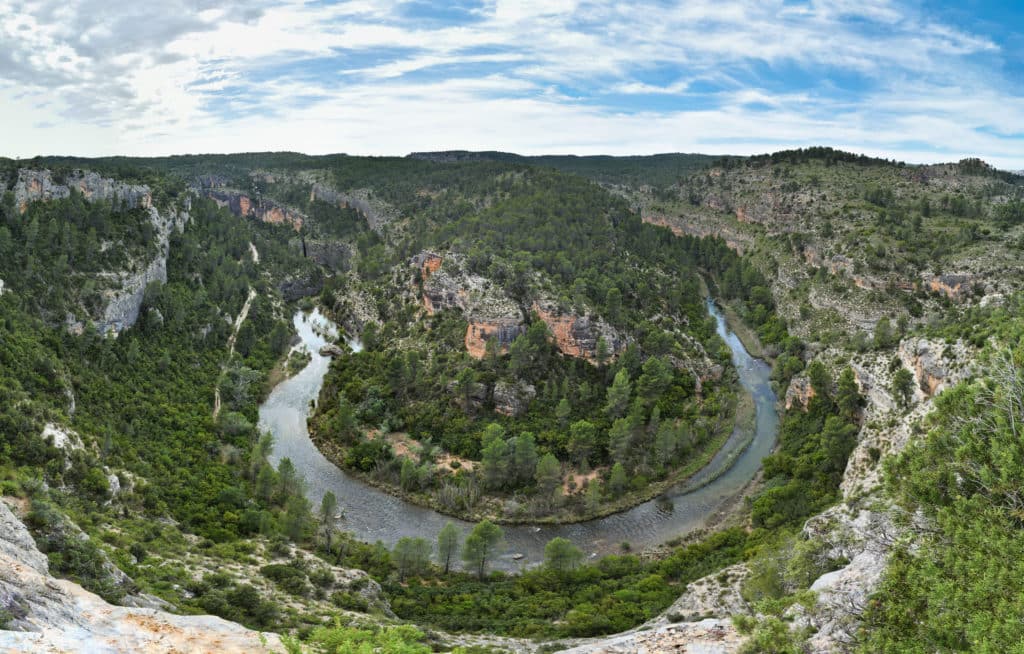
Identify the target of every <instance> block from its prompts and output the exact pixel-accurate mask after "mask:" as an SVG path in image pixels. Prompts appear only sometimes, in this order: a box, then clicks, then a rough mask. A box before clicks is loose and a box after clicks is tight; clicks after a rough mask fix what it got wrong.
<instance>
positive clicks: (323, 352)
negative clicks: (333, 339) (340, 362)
mask: <svg viewBox="0 0 1024 654" xmlns="http://www.w3.org/2000/svg"><path fill="white" fill-rule="evenodd" d="M344 354H345V351H344V350H342V349H341V348H340V347H338V346H337V345H335V344H334V343H327V344H326V345H324V346H323V347H321V348H320V356H322V357H340V356H342V355H344Z"/></svg>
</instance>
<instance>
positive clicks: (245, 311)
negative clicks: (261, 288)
mask: <svg viewBox="0 0 1024 654" xmlns="http://www.w3.org/2000/svg"><path fill="white" fill-rule="evenodd" d="M255 299H256V290H255V289H249V297H248V298H246V303H245V304H243V305H242V310H241V311H239V317H237V318H234V329H233V330H232V331H231V336H230V337H228V339H227V355H228V358H230V355H231V354H234V340H236V339H237V338H238V337H239V330H241V329H242V323H243V322H245V321H246V318H247V317H249V308H250V307H251V306H252V304H253V300H255Z"/></svg>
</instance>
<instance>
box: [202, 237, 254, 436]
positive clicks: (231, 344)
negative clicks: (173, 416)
mask: <svg viewBox="0 0 1024 654" xmlns="http://www.w3.org/2000/svg"><path fill="white" fill-rule="evenodd" d="M250 245H252V244H251V243H250ZM253 254H254V255H255V257H259V255H258V254H256V248H253ZM255 299H256V289H254V288H250V289H249V297H247V298H245V304H243V305H242V310H241V311H239V312H238V317H237V318H235V327H234V329H232V330H231V336H229V337H228V359H230V358H231V357H232V356H233V355H234V353H235V339H237V338H238V330H239V329H241V328H242V324H243V323H244V322H245V319H246V318H248V317H249V308H250V307H251V306H252V301H253V300H255ZM218 415H220V387H217V388H215V389H214V390H213V417H214V419H216V418H217V416H218Z"/></svg>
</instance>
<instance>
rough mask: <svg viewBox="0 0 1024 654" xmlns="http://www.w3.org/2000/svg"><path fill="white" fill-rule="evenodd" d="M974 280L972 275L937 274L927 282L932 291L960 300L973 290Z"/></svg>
mask: <svg viewBox="0 0 1024 654" xmlns="http://www.w3.org/2000/svg"><path fill="white" fill-rule="evenodd" d="M973 282H974V278H973V277H972V276H971V275H935V276H934V277H932V278H930V279H929V280H928V281H927V284H928V288H929V289H930V290H931V291H934V292H936V293H942V294H944V295H945V296H946V297H948V298H950V299H952V300H960V299H963V298H964V296H966V295H967V294H969V293H970V292H971V284H972V283H973Z"/></svg>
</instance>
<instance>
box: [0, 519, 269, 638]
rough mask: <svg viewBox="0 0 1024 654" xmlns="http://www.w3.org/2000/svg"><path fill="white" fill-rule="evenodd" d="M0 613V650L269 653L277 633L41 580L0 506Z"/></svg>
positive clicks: (36, 554)
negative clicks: (2, 624) (4, 620)
mask: <svg viewBox="0 0 1024 654" xmlns="http://www.w3.org/2000/svg"><path fill="white" fill-rule="evenodd" d="M0 609H3V610H4V611H6V612H7V613H8V614H10V615H11V616H12V619H11V620H10V621H9V622H8V624H7V625H6V629H8V630H7V631H0V650H2V651H5V652H83V653H85V652H88V653H90V654H91V653H96V654H106V653H113V652H156V651H159V652H211V653H212V652H237V653H239V654H241V653H242V652H271V651H274V650H277V651H283V645H282V643H281V640H280V638H279V637H278V636H277V634H269V633H268V634H261V633H259V632H255V631H250V630H248V629H246V628H244V627H242V626H240V625H237V624H235V623H233V622H228V621H227V620H223V619H221V618H216V617H213V616H181V615H174V614H171V613H166V612H164V611H160V610H154V609H152V608H132V607H124V606H114V605H112V604H108V603H107V602H105V601H104V600H103V599H101V598H100V597H99V596H97V595H94V594H93V593H90V592H88V591H86V590H84V589H83V588H82V587H81V586H79V585H78V584H75V583H72V582H70V581H66V580H61V579H54V578H53V577H51V576H50V575H49V571H48V563H47V559H46V556H45V555H43V554H42V553H41V552H40V551H39V550H38V549H37V548H36V545H35V543H34V542H33V540H32V536H31V535H30V534H29V533H28V530H26V529H25V526H24V525H23V524H22V523H21V521H20V520H18V519H17V517H15V516H14V515H13V513H12V512H11V511H10V509H9V508H8V507H7V504H5V503H4V502H0Z"/></svg>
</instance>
